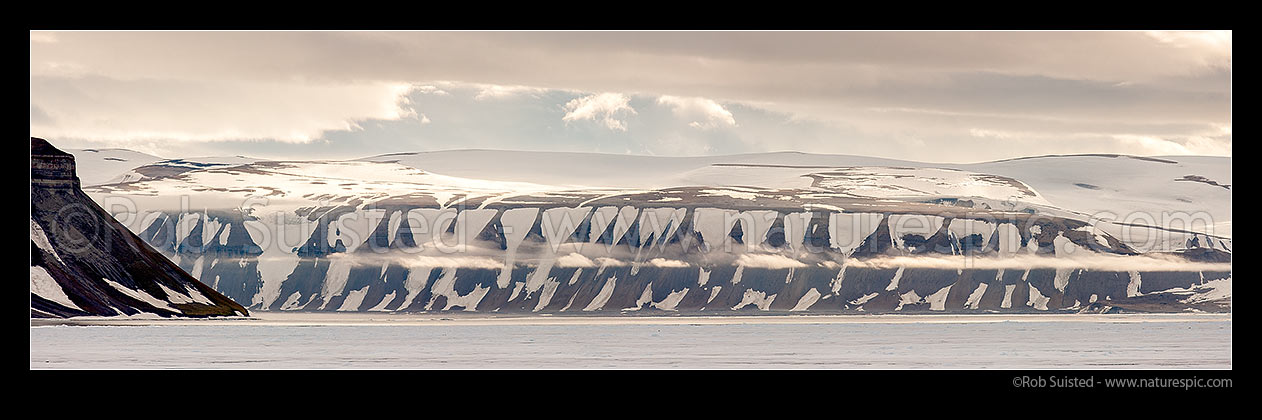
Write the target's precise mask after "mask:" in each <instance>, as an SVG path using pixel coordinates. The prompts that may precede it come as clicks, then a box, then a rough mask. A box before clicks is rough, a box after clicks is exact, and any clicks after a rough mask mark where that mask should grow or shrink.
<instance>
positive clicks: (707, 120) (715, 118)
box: [657, 95, 736, 129]
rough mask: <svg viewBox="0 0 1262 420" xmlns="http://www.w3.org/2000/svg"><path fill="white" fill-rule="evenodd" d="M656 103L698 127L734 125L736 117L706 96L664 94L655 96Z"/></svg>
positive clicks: (689, 124) (708, 127)
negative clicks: (683, 96)
mask: <svg viewBox="0 0 1262 420" xmlns="http://www.w3.org/2000/svg"><path fill="white" fill-rule="evenodd" d="M657 103H658V104H661V105H666V106H669V107H670V108H671V112H672V113H674V114H675V116H676V117H679V118H681V119H685V120H691V122H689V123H688V126H690V127H693V128H699V129H711V128H716V127H719V126H731V127H735V126H736V118H734V117H732V112H731V111H728V110H727V108H724V107H723V105H719V103H718V102H715V101H713V100H710V99H706V98H681V97H678V96H669V95H664V96H661V97H659V98H657Z"/></svg>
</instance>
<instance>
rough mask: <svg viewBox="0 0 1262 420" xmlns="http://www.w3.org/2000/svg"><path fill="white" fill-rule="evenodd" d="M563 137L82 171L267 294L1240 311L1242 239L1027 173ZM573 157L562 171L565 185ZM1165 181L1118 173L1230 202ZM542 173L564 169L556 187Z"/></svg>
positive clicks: (240, 284)
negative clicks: (521, 150)
mask: <svg viewBox="0 0 1262 420" xmlns="http://www.w3.org/2000/svg"><path fill="white" fill-rule="evenodd" d="M471 153H472V152H471ZM461 156H464V155H461ZM549 156H551V155H546V154H545V155H539V156H536V157H537V158H538V159H535V160H538V162H529V164H523V165H516V166H514V165H513V164H512V163H513V161H509V160H498V161H495V162H493V163H494V165H490V164H488V162H486V161H484V160H483V159H481V158H482V157H483V153H481V152H478V153H474V154H473V156H464V157H463V158H460V156H455V157H456V158H458V159H454V160H455V161H458V162H456V163H460V165H455V164H453V163H450V162H448V163H447V165H448V166H447V167H443V166H442V163H443V162H437V161H426V162H423V163H425V164H426V165H431V166H437V167H439V168H441V169H443V170H444V171H456V170H458V169H460V167H461V166H462V165H468V166H469V167H470V168H474V170H470V172H472V173H471V174H468V175H470V176H473V175H478V176H481V177H482V178H461V177H455V176H451V175H447V174H439V173H434V172H429V171H428V170H426V169H423V168H421V167H419V166H418V167H412V166H408V165H403V164H400V163H399V162H396V161H394V160H393V159H394V158H396V157H395V156H391V160H389V161H382V162H363V161H284V162H277V161H258V162H239V161H234V162H232V163H224V164H219V163H199V162H189V161H183V160H171V161H163V162H159V163H158V164H154V165H149V166H146V167H142V168H137V169H136V170H135V171H134V172H136V173H138V174H141V175H143V176H142V177H138V178H137V179H136V180H133V181H121V182H115V183H111V184H103V185H97V186H94V187H89V188H88V190H89V193H91V194H94V195H93V197H94V198H96V199H98V200H101V202H106V201H107V200H113V201H117V202H121V203H123V204H125V206H124V207H129V208H125V209H123V211H121V212H119V213H117V214H118V217H119V219H120V220H128V222H127V223H128V226H129V227H130V229H132V231H134V232H136V233H137V234H138V235H139V236H140V237H141V238H143V239H144V240H145V241H148V242H149V243H150V244H151V245H152V246H154V248H156V249H157V250H159V251H160V252H162V253H163V254H164V255H166V256H168V257H169V258H171V259H172V260H173V261H174V262H175V263H176V264H177V265H179V266H180V267H181V268H183V269H184V270H186V271H188V272H189V273H191V274H192V275H193V276H194V277H196V278H199V279H201V280H202V281H203V282H204V283H206V284H207V285H210V286H211V287H213V288H215V289H216V290H218V291H220V292H222V293H223V294H224V295H227V296H229V297H231V298H232V299H234V300H236V301H237V302H239V303H241V304H242V305H245V306H246V307H249V308H251V309H257V310H301V311H400V312H428V311H439V312H441V311H476V312H498V313H532V312H540V313H614V314H620V313H621V314H625V313H645V312H653V311H672V312H674V311H677V312H693V313H705V314H712V313H744V312H747V311H805V312H814V313H872V312H914V311H931V312H935V313H936V312H990V311H994V312H1045V311H1112V310H1118V309H1119V308H1120V309H1123V310H1136V311H1139V310H1143V311H1185V310H1206V311H1210V310H1212V311H1222V310H1230V277H1231V272H1230V261H1231V240H1230V237H1229V236H1226V237H1223V236H1213V235H1206V234H1204V233H1197V232H1190V231H1176V230H1169V229H1164V228H1161V227H1149V226H1138V225H1134V224H1129V225H1120V224H1117V223H1112V222H1098V221H1097V222H1093V221H1092V220H1090V218H1088V217H1086V216H1085V215H1084V213H1083V212H1081V211H1069V210H1066V209H1065V208H1061V207H1057V206H1056V205H1055V204H1056V203H1053V202H1050V201H1048V200H1046V199H1045V198H1044V197H1043V195H1042V194H1041V193H1040V192H1039V191H1037V190H1036V189H1035V188H1033V187H1031V186H1030V185H1028V184H1026V183H1024V182H1022V181H1021V180H1018V179H1015V178H1009V177H1003V176H996V175H991V174H987V173H981V172H972V171H966V170H963V169H949V170H948V169H942V168H936V167H928V166H926V167H921V168H913V167H904V166H897V167H891V166H870V165H874V164H877V163H880V162H870V161H867V160H863V159H858V158H850V157H844V156H843V157H827V159H824V158H823V157H816V158H812V157H810V156H799V155H779V154H775V155H765V156H764V155H758V156H749V157H741V156H734V157H721V158H714V159H721V160H719V161H715V162H708V161H707V162H699V163H698V162H692V163H689V162H684V163H687V164H688V165H693V166H687V167H681V166H680V165H682V164H679V163H678V162H676V161H675V160H669V161H668V162H665V163H662V162H657V161H654V160H646V159H648V158H635V159H624V158H622V157H618V158H617V159H613V158H607V157H602V156H595V157H592V156H586V157H588V158H600V159H603V160H602V161H601V162H600V163H601V164H600V165H592V168H590V169H585V170H583V171H578V170H576V169H575V167H574V165H568V166H567V165H564V164H563V163H566V162H571V161H575V159H579V158H582V157H584V156H570V155H566V156H565V159H564V161H559V160H557V159H555V157H552V158H549ZM473 158H477V159H473ZM549 159H552V160H549ZM729 159H730V160H742V159H743V161H741V162H736V163H733V162H731V161H729ZM809 159H823V160H819V161H815V162H811V161H809ZM856 159H857V160H856ZM1075 159H1077V158H1074V159H1070V161H1069V162H1066V163H1065V165H1062V166H1075V165H1077V166H1078V167H1079V168H1080V169H1083V168H1085V169H1083V170H1082V172H1084V173H1097V172H1107V171H1103V170H1102V169H1110V168H1112V169H1117V170H1118V171H1120V172H1122V173H1124V174H1125V176H1123V177H1120V178H1126V179H1129V177H1132V176H1137V175H1136V174H1144V173H1149V172H1156V171H1157V170H1158V169H1163V168H1155V167H1147V166H1144V167H1142V168H1130V167H1129V166H1126V165H1127V164H1131V163H1134V162H1130V160H1126V161H1121V162H1120V163H1119V162H1114V161H1112V160H1108V161H1102V162H1096V163H1094V164H1095V165H1097V166H1083V165H1084V164H1083V162H1079V161H1078V160H1075ZM1101 159H1104V158H1101ZM519 160H520V159H519ZM579 160H581V159H579ZM624 160H633V161H636V162H637V163H635V164H634V165H631V164H625V162H623V161H624ZM620 162H622V163H621V164H622V165H623V166H621V167H620V166H617V165H619V164H620ZM654 162H657V163H654ZM1137 162H1143V163H1146V164H1152V165H1164V166H1169V165H1172V163H1162V162H1149V161H1146V160H1137ZM553 163H555V165H553ZM807 164H810V165H807ZM1022 164H1024V165H1029V163H1028V162H1025V163H1022ZM854 165H865V166H854ZM882 165H884V164H882ZM1118 165H1121V166H1120V169H1118V168H1119V167H1118ZM685 166H686V165H685ZM922 166H924V165H922ZM1044 166H1048V165H1044ZM598 168H600V169H598ZM1092 168H1095V169H1092ZM1000 169H1002V168H1000ZM1018 169H1021V170H1025V171H1027V172H1033V173H1034V174H1036V175H1037V174H1042V173H1044V172H1047V171H1048V170H1049V169H1047V168H1046V167H1042V168H1041V169H1040V168H1035V169H1037V170H1034V169H1029V168H1025V167H1019V168H1018ZM1087 169H1092V170H1087ZM1210 169H1212V168H1210ZM1014 170H1015V169H1014ZM1163 170H1167V171H1184V170H1191V169H1187V168H1182V167H1180V168H1173V169H1171V168H1164V169H1163ZM532 171H534V172H532ZM672 171H673V172H672ZM1196 171H1198V173H1209V174H1211V175H1212V177H1211V178H1213V179H1223V180H1225V181H1223V182H1224V183H1229V178H1224V177H1223V175H1222V174H1219V173H1216V172H1213V171H1209V170H1208V169H1206V168H1197V169H1196ZM482 172H486V173H485V174H483V173H482ZM1018 172H1019V171H1018ZM558 173H560V174H562V175H565V174H568V176H566V177H562V178H563V179H560V180H559V181H558V180H557V179H556V178H557V177H556V176H555V175H556V174H558ZM671 173H674V175H671ZM1108 173H1112V172H1108ZM1171 173H1182V172H1171ZM532 174H533V175H532ZM123 178H126V177H123ZM490 178H497V179H496V180H492V179H490ZM1108 178H1109V177H1100V179H1096V178H1087V179H1086V181H1089V182H1090V183H1091V184H1092V185H1108V184H1107V183H1106V181H1108ZM1167 178H1169V177H1168V176H1167V175H1161V178H1160V180H1162V181H1161V182H1159V183H1158V182H1156V181H1153V183H1152V184H1151V185H1149V184H1144V183H1138V182H1135V183H1133V184H1135V185H1131V184H1132V183H1127V184H1126V185H1123V186H1128V187H1132V188H1138V187H1144V188H1141V189H1139V190H1137V191H1136V192H1135V193H1134V195H1136V196H1140V197H1157V198H1160V199H1162V200H1166V198H1168V197H1165V195H1161V194H1158V193H1154V192H1152V191H1153V190H1157V189H1161V190H1170V191H1173V192H1172V193H1171V194H1174V196H1177V197H1176V198H1178V199H1186V200H1188V201H1194V202H1195V201H1196V200H1192V199H1191V198H1197V197H1201V196H1204V197H1209V198H1212V200H1210V199H1209V198H1206V199H1204V200H1202V203H1203V204H1204V203H1207V204H1204V205H1205V206H1206V208H1215V207H1216V206H1217V204H1215V203H1222V202H1225V203H1227V206H1228V207H1229V198H1230V197H1229V196H1226V197H1225V198H1224V197H1223V194H1224V191H1226V190H1224V189H1223V188H1220V187H1216V186H1213V185H1208V184H1204V183H1189V182H1174V181H1168V182H1167V181H1165V180H1166V179H1167ZM120 179H121V178H120ZM1034 179H1036V180H1038V179H1039V178H1037V177H1035V178H1034ZM1170 179H1173V178H1170ZM549 180H551V181H557V182H558V183H559V184H560V185H544V184H541V183H540V182H544V181H549ZM1071 180H1074V181H1077V179H1072V178H1071ZM1040 182H1050V181H1046V180H1044V181H1040ZM593 185H597V186H593ZM601 185H603V186H601ZM1058 185H1059V184H1055V183H1053V184H1050V186H1049V187H1047V188H1048V189H1049V190H1051V191H1056V192H1058V193H1061V194H1064V195H1066V196H1068V197H1069V198H1070V199H1062V200H1061V201H1063V202H1067V203H1070V204H1073V205H1079V206H1085V205H1088V204H1090V205H1095V204H1097V203H1109V202H1110V201H1109V200H1107V199H1105V198H1100V197H1095V196H1090V195H1089V196H1085V197H1084V196H1081V195H1075V194H1071V193H1077V191H1076V190H1082V191H1086V192H1087V193H1089V194H1094V192H1095V191H1097V190H1092V189H1085V188H1083V187H1076V186H1072V185H1071V186H1070V187H1068V188H1072V190H1068V191H1069V192H1065V191H1062V190H1058V189H1057V187H1058ZM1158 186H1160V187H1161V188H1158ZM1114 187H1118V186H1113V187H1110V188H1114ZM1180 188H1182V189H1187V191H1183V190H1179V189H1180ZM1114 189H1116V188H1114ZM1201 189H1206V190H1208V191H1201ZM1077 194H1082V193H1077ZM1198 194H1199V195H1198ZM1163 197H1164V198H1163ZM1188 197H1191V198H1188ZM1113 201H1118V200H1113ZM1166 201H1169V202H1179V203H1181V202H1182V201H1179V200H1177V199H1174V198H1170V199H1169V200H1166ZM1166 201H1162V204H1161V205H1160V206H1157V207H1155V208H1157V209H1164V208H1166V207H1165V203H1166ZM1084 203H1085V204H1084ZM1082 208H1084V209H1089V207H1082ZM111 211H118V210H117V209H111ZM1213 222H1214V223H1217V222H1219V221H1218V220H1217V219H1215V220H1214V221H1213ZM1223 222H1226V223H1223V225H1225V226H1229V225H1230V223H1229V220H1225V221H1223ZM1211 224H1212V223H1211ZM1224 291H1225V292H1224Z"/></svg>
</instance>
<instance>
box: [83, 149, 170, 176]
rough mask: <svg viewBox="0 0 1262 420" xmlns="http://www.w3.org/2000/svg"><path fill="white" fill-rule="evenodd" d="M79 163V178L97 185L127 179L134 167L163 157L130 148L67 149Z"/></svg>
mask: <svg viewBox="0 0 1262 420" xmlns="http://www.w3.org/2000/svg"><path fill="white" fill-rule="evenodd" d="M66 153H69V154H71V155H73V156H74V158H75V161H76V162H78V163H79V180H81V181H82V182H83V185H97V184H104V183H109V182H119V181H123V180H125V178H122V176H123V175H124V174H127V173H129V172H131V170H132V169H133V168H137V167H140V166H145V165H149V164H151V163H154V162H157V161H160V160H162V158H160V157H157V156H153V155H149V154H145V153H141V152H137V151H134V150H128V149H66Z"/></svg>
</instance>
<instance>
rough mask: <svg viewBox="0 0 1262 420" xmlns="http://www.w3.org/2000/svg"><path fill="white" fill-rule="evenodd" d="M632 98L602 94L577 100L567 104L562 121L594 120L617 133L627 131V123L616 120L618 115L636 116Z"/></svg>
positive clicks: (614, 94) (619, 94) (616, 94)
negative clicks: (632, 106)
mask: <svg viewBox="0 0 1262 420" xmlns="http://www.w3.org/2000/svg"><path fill="white" fill-rule="evenodd" d="M630 102H631V98H628V97H627V96H626V95H623V94H621V93H600V94H594V95H589V96H584V97H582V98H577V99H574V100H571V101H569V102H568V103H566V104H565V111H566V112H565V116H564V117H561V120H562V121H565V122H571V121H579V120H592V121H596V122H599V123H603V124H604V125H605V127H608V128H609V129H610V130H615V131H627V123H626V121H623V120H620V119H618V118H616V114H618V113H620V112H621V113H625V114H631V115H635V114H636V112H635V109H634V108H631V104H630Z"/></svg>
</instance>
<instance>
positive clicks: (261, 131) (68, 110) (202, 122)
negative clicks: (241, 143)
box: [31, 77, 416, 143]
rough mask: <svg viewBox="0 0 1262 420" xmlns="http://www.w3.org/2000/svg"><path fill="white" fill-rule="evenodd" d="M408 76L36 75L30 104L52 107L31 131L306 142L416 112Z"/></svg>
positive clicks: (80, 136) (105, 136)
mask: <svg viewBox="0 0 1262 420" xmlns="http://www.w3.org/2000/svg"><path fill="white" fill-rule="evenodd" d="M410 90H411V86H410V85H409V84H406V83H388V82H375V83H363V84H327V85H326V84H311V83H296V82H295V83H286V82H249V81H213V82H206V81H184V80H155V79H138V80H120V79H112V78H104V77H32V79H31V105H32V107H37V108H38V109H40V110H42V111H43V112H44V113H46V114H47V116H48V119H47V120H46V121H35V120H34V119H33V120H32V121H31V133H32V134H33V135H39V136H45V137H49V138H77V139H91V140H98V141H139V140H179V141H214V140H257V139H274V140H277V141H282V142H289V143H305V142H310V141H312V140H315V139H317V138H319V137H320V135H321V133H323V132H324V131H325V130H347V129H355V128H356V127H357V124H356V121H363V120H368V119H381V120H398V119H402V118H410V117H415V116H416V114H415V111H414V110H412V108H411V107H410V106H409V102H408V101H407V99H406V94H407V93H408V92H409V91H410Z"/></svg>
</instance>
